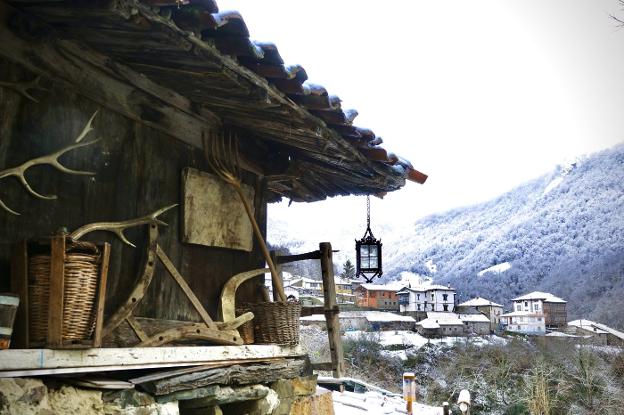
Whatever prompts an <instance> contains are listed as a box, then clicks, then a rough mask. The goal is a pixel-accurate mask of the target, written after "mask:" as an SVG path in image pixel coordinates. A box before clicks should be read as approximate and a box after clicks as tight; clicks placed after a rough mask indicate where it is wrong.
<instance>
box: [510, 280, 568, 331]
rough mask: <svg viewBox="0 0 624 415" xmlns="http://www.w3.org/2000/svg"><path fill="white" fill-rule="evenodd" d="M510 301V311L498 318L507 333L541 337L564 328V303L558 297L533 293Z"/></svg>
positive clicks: (538, 292) (565, 319)
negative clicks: (547, 332) (501, 320)
mask: <svg viewBox="0 0 624 415" xmlns="http://www.w3.org/2000/svg"><path fill="white" fill-rule="evenodd" d="M511 301H512V311H511V312H509V313H505V314H501V316H500V317H501V319H503V324H506V330H507V331H511V332H517V333H525V334H538V335H543V334H546V330H557V329H563V328H565V326H566V323H567V313H566V301H565V300H563V299H561V298H559V297H556V296H554V295H552V294H550V293H544V292H541V291H533V292H531V293H528V294H525V295H522V296H520V297H516V298H514V299H512V300H511Z"/></svg>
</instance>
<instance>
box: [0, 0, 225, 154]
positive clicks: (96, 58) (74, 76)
mask: <svg viewBox="0 0 624 415" xmlns="http://www.w3.org/2000/svg"><path fill="white" fill-rule="evenodd" d="M18 17H19V18H18ZM20 20H22V21H29V22H30V21H31V20H32V18H31V17H26V16H25V15H24V14H22V13H21V12H18V11H17V10H15V9H13V8H12V7H11V6H9V5H7V4H6V3H4V2H0V38H1V39H2V42H1V43H0V56H2V57H5V58H6V59H9V60H11V61H14V62H17V63H19V64H20V65H23V66H24V67H26V68H27V69H28V70H30V71H32V72H34V73H36V74H38V75H43V76H44V77H47V78H50V79H51V80H52V81H53V82H56V83H60V84H62V85H63V87H70V88H71V89H75V90H77V91H78V93H80V94H81V95H84V96H85V97H87V98H90V99H92V100H93V101H95V102H97V103H99V104H100V105H102V106H105V107H107V108H108V109H110V110H112V111H115V112H117V113H120V114H122V115H124V116H126V117H128V118H130V119H132V120H135V121H137V122H140V123H142V124H145V125H147V126H150V127H153V128H155V129H157V130H160V131H163V132H165V133H167V134H169V135H171V136H173V137H175V138H177V139H179V140H181V141H183V142H186V143H188V144H191V145H193V146H196V147H201V132H202V131H203V130H204V129H206V128H216V127H218V126H220V125H221V121H220V119H219V118H218V117H217V116H216V115H214V114H213V113H211V112H209V111H208V110H206V109H204V108H201V107H199V106H197V105H195V104H194V103H192V102H191V101H190V100H189V99H188V98H185V97H183V96H182V95H180V94H178V93H176V92H174V91H173V90H171V89H167V88H164V87H162V86H160V85H159V84H157V83H155V82H152V81H151V80H150V79H149V78H147V77H145V76H143V75H141V74H139V73H137V72H135V71H133V70H132V69H130V68H128V67H127V66H124V65H122V64H119V63H116V62H114V61H112V60H111V58H110V57H108V56H105V55H102V54H100V53H98V52H96V51H94V50H92V49H90V48H88V47H86V46H84V45H79V44H76V43H74V42H72V41H69V40H62V37H61V36H60V35H59V34H58V33H55V32H54V30H53V29H51V28H50V27H49V26H47V25H45V24H42V23H39V22H36V23H33V25H34V26H35V27H37V28H38V29H39V30H41V31H42V32H43V33H45V34H44V35H43V36H42V38H39V39H36V38H34V37H33V36H30V37H28V38H27V39H26V38H23V37H20V36H25V34H19V33H15V32H14V31H12V30H11V29H9V28H11V27H14V26H15V24H14V23H13V22H16V21H20Z"/></svg>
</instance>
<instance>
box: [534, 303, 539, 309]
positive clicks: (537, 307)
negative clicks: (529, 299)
mask: <svg viewBox="0 0 624 415" xmlns="http://www.w3.org/2000/svg"><path fill="white" fill-rule="evenodd" d="M533 310H534V311H538V310H539V303H535V304H533Z"/></svg>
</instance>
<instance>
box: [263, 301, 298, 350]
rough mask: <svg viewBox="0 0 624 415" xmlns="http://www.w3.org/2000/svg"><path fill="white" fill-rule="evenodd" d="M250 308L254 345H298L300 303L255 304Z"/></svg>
mask: <svg viewBox="0 0 624 415" xmlns="http://www.w3.org/2000/svg"><path fill="white" fill-rule="evenodd" d="M251 307H252V311H253V313H254V316H255V317H254V319H253V320H252V322H253V326H254V337H255V342H256V344H283V345H290V346H293V345H297V344H299V317H300V316H301V304H300V303H298V302H288V303H281V302H274V303H257V304H252V305H251Z"/></svg>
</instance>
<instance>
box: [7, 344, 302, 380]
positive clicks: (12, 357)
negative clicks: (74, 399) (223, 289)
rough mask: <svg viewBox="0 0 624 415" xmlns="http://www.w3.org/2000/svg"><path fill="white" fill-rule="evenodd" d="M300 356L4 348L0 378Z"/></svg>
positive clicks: (219, 350)
mask: <svg viewBox="0 0 624 415" xmlns="http://www.w3.org/2000/svg"><path fill="white" fill-rule="evenodd" d="M303 355H304V353H303V350H302V349H301V348H300V347H299V346H296V347H286V346H278V345H273V344H269V345H246V346H180V347H124V348H102V349H66V350H52V349H7V350H0V377H7V376H6V371H17V370H30V369H56V368H59V369H61V368H65V369H79V368H89V367H100V368H106V367H121V368H133V367H136V366H137V365H156V366H155V367H158V366H159V365H163V366H164V365H171V366H175V365H178V366H180V365H188V366H190V365H195V364H206V363H210V362H227V361H230V360H235V359H258V358H276V357H284V358H286V357H298V356H303ZM152 367H154V366H152ZM117 370H120V369H117Z"/></svg>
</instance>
